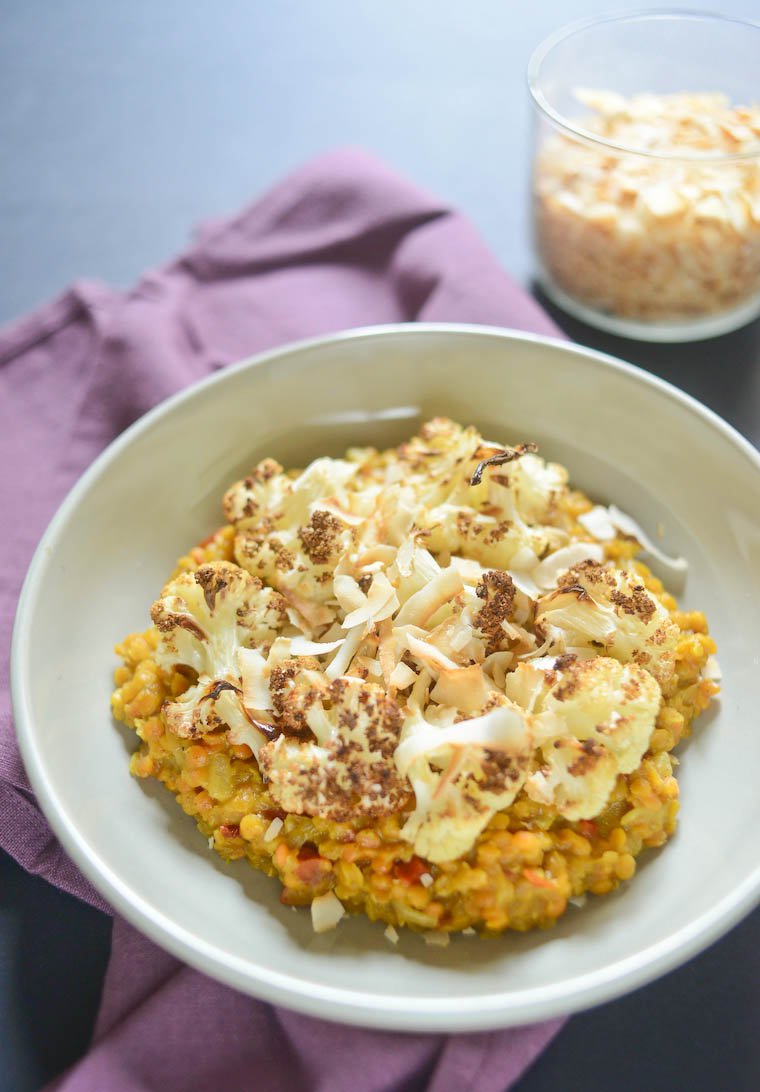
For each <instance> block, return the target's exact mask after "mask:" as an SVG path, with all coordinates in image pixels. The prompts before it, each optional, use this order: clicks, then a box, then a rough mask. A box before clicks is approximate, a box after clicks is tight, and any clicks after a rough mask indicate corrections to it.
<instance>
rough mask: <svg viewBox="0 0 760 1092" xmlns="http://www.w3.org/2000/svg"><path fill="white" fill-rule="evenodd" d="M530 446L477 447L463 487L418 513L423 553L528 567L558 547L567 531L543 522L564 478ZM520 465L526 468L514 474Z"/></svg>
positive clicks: (550, 513) (552, 509)
mask: <svg viewBox="0 0 760 1092" xmlns="http://www.w3.org/2000/svg"><path fill="white" fill-rule="evenodd" d="M532 446H533V449H535V445H532ZM530 447H531V445H526V444H518V445H517V447H515V448H507V449H503V448H502V449H500V448H498V447H496V445H489V444H481V446H479V447H478V448H477V449H476V450H475V453H474V456H473V458H472V459H471V460H470V463H469V464H468V472H469V473H470V477H469V479H468V480H467V489H466V490H462V489H457V490H452V491H450V495H449V496H448V497H446V498H445V500H443V501H442V502H440V503H438V504H436V505H435V506H432V505H431V506H430V507H428V508H427V509H424V508H423V509H422V510H421V511H420V512H419V513H418V515H417V520H416V524H417V526H418V527H419V528H420V529H421V531H422V532H423V535H424V541H425V545H426V546H427V547H428V549H430V550H431V551H432V552H433V553H442V552H448V553H453V554H457V555H462V556H465V557H469V558H472V559H474V560H476V561H478V562H480V563H481V564H482V565H484V566H487V567H489V568H493V569H509V568H512V567H519V568H531V567H533V566H534V565H536V564H537V563H538V560H539V558H541V557H542V556H543V555H544V554H545V553H546V551H547V550H554V549H557V548H558V547H560V546H563V545H564V544H565V543H566V541H567V532H566V531H565V530H564V529H563V528H561V527H559V526H554V525H552V524H551V523H550V522H549V523H547V522H546V521H549V520H551V519H552V518H553V517H554V513H555V510H556V508H557V504H558V501H559V499H560V497H561V494H562V492H563V491H564V490H565V489H566V476H565V474H564V471H562V468H561V467H555V466H554V464H550V463H545V462H544V460H543V459H541V458H539V457H538V456H537V455H535V454H533V453H532V451H531V450H530ZM524 462H525V463H526V467H527V469H524V470H520V469H519V468H520V466H521V464H522V463H524ZM473 463H474V464H475V466H474V468H473V466H472V464H473ZM502 464H503V465H502Z"/></svg>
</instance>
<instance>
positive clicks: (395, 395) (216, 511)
mask: <svg viewBox="0 0 760 1092" xmlns="http://www.w3.org/2000/svg"><path fill="white" fill-rule="evenodd" d="M436 414H446V415H449V416H451V417H454V418H455V419H457V420H459V421H460V422H462V423H473V424H475V425H477V426H478V427H479V428H480V429H481V430H482V431H483V432H484V434H485V435H486V437H487V438H489V439H494V440H501V441H507V442H515V441H518V440H536V441H538V443H539V444H540V446H541V450H542V453H543V454H544V455H546V456H548V457H550V458H555V459H558V460H560V461H562V462H564V463H565V464H566V465H567V466H568V467H569V469H570V471H571V479H572V481H573V482H574V483H576V484H577V485H578V486H580V487H582V488H583V489H585V490H586V491H587V492H588V493H590V494H591V495H592V496H593V497H594V498H597V499H599V500H601V501H614V502H615V503H616V504H618V506H619V507H621V508H623V509H625V510H627V511H628V512H630V513H631V514H632V515H633V516H635V517H636V518H638V519H639V520H640V522H641V523H642V524H643V525H644V526H645V527H646V528H648V529H649V530H650V532H654V531H655V528H657V527H658V525H661V526H662V528H664V532H665V534H664V538H663V547H664V548H665V549H666V550H668V551H670V552H672V553H678V554H683V555H684V556H685V557H687V558H688V559H689V562H690V570H689V575H688V582H687V589H686V593H685V596H684V598H683V602H685V604H686V606H693V607H699V608H700V609H703V610H705V611H706V613H707V615H708V618H709V621H710V625H711V630H712V632H713V633H714V635H715V636H716V639H717V641H718V644H719V650H720V662H721V665H722V668H723V671H724V682H723V686H724V692H723V697H722V699H721V700H720V703H719V704H718V705H717V706H716V708H715V710H714V711H712V712H710V713H709V714H708V715H706V716H705V717H703V718H702V719H701V720H700V721H699V722H698V724H697V727H696V731H695V733H694V736H693V737H692V739H691V740H690V741H688V742H687V743H686V744H685V745H682V747H681V748H680V752H679V753H680V756H681V758H682V759H683V765H682V766H681V770H680V775H679V781H680V786H681V800H682V807H681V814H680V823H679V830H678V833H677V835H676V836H675V838H674V839H673V841H672V842H671V843H670V845H669V846H667V847H666V848H665V849H664V850H663V851H660V852H649V853H646V854H645V855H644V856H643V857H642V858H641V862H640V868H639V873H638V875H637V877H636V878H635V880H634V882H633V883H632V884H631V885H630V886H628V887H626V888H625V889H624V890H621V891H620V892H618V893H617V894H615V895H613V896H608V897H605V898H603V899H593V898H592V899H590V900H589V902H588V904H587V906H586V907H585V908H584V909H583V910H574V909H571V910H570V911H569V912H568V913H567V914H566V915H565V917H564V918H563V919H562V920H561V921H560V924H559V925H558V926H557V927H556V928H554V929H553V930H552V931H551V932H548V933H540V934H536V935H527V936H509V935H507V936H504V937H503V938H501V939H499V940H495V941H490V942H488V943H485V942H482V941H479V940H478V939H477V938H457V939H455V941H454V942H452V944H451V945H450V947H449V948H448V949H445V950H444V949H438V948H428V947H426V946H425V945H424V944H423V943H422V942H421V941H420V939H419V938H417V937H414V936H404V937H402V939H401V942H400V943H399V945H398V947H397V948H393V947H391V946H390V945H389V944H388V942H387V941H386V940H385V939H384V937H383V926H382V925H371V924H370V923H368V922H366V921H364V920H359V919H356V920H351V921H344V922H343V923H341V926H340V927H339V929H338V930H336V931H335V932H333V933H332V934H329V935H327V936H321V937H315V936H314V935H313V933H312V929H311V924H310V920H309V916H308V913H306V912H298V913H294V912H293V911H291V910H289V909H287V908H285V907H282V906H281V905H280V903H279V901H278V891H279V885H278V884H277V883H276V882H275V881H273V880H270V879H268V878H266V877H263V876H260V875H258V874H256V873H254V872H253V871H252V870H251V869H249V868H248V866H247V865H246V864H245V863H244V862H238V863H237V864H236V865H233V866H226V865H224V864H222V863H221V862H220V861H219V860H218V858H216V856H215V855H214V854H212V853H210V852H209V851H208V850H207V848H206V846H205V843H204V840H203V839H202V837H201V836H200V835H199V834H198V833H197V831H196V830H195V827H194V824H193V822H192V821H191V820H190V819H188V818H187V817H186V816H184V814H183V813H182V812H181V811H180V810H179V808H178V807H177V805H176V804H175V802H174V801H173V799H172V798H171V797H170V796H169V794H168V793H166V792H165V790H163V789H162V788H161V787H159V786H157V785H153V784H151V783H144V782H138V781H136V780H134V779H132V778H131V777H130V776H129V773H128V769H127V762H128V754H129V752H130V751H131V750H132V749H133V748H134V740H133V739H132V738H131V733H129V732H127V731H126V730H125V729H123V728H122V727H121V726H118V725H116V724H115V723H114V722H113V721H112V720H111V717H110V714H109V694H110V691H111V678H112V671H113V668H114V666H115V665H116V662H117V661H116V657H115V656H114V654H113V652H112V649H113V646H114V644H115V643H116V642H117V641H118V640H119V639H120V638H121V637H122V636H124V635H125V634H127V633H129V632H132V631H134V630H140V629H143V628H145V627H146V626H147V624H148V621H149V619H148V608H149V605H150V603H151V602H152V600H153V598H154V597H155V595H156V593H157V592H158V591H159V590H160V588H161V585H162V583H163V582H164V580H165V579H166V577H167V576H168V574H169V573H170V572H171V570H172V567H173V565H174V562H175V560H176V558H177V557H178V556H179V555H180V554H181V553H182V552H184V551H185V550H186V549H187V548H188V547H189V546H190V545H192V544H193V543H194V542H196V541H199V540H200V539H202V538H203V537H205V536H206V535H207V534H208V533H209V532H210V531H211V530H213V529H214V527H215V526H217V525H218V524H219V523H221V515H220V498H221V495H222V493H223V491H224V489H225V487H226V486H227V485H228V484H229V483H230V482H232V481H233V480H235V479H236V478H237V477H239V476H240V475H241V474H243V473H244V472H245V471H246V470H247V469H248V468H249V467H250V465H251V464H252V463H253V462H254V461H255V460H257V459H258V458H259V457H261V456H263V455H264V454H270V455H273V456H275V457H276V458H277V459H279V460H280V461H281V462H282V463H284V464H286V465H288V464H291V465H293V464H303V463H304V461H306V460H308V459H310V458H313V457H315V456H317V455H320V454H339V453H341V452H342V451H343V450H344V449H345V448H346V447H347V446H349V445H351V444H362V445H364V444H375V445H386V444H388V443H392V442H396V441H399V440H401V439H403V438H404V437H406V436H408V435H411V433H412V432H413V431H414V430H415V428H416V427H417V425H418V424H419V422H420V421H421V420H423V419H426V418H428V417H430V416H434V415H436ZM759 583H760V469H759V466H758V460H757V458H756V457H754V456H753V454H752V452H751V449H750V448H749V445H746V444H743V442H741V441H739V440H738V438H737V437H736V435H735V434H733V433H732V432H731V431H730V430H729V429H728V428H727V426H725V425H723V424H722V423H721V422H719V421H718V420H717V419H716V418H713V417H712V416H711V415H710V414H708V413H707V412H706V411H704V410H701V409H700V408H699V407H697V406H696V404H695V403H693V402H691V401H690V400H688V399H686V398H684V397H683V396H681V395H679V394H677V393H676V392H674V391H672V389H670V388H668V387H666V386H665V385H664V384H660V383H659V382H658V381H656V380H651V379H648V378H644V377H642V375H641V373H637V372H636V371H635V370H634V369H630V368H627V367H624V366H615V365H614V364H612V363H610V362H608V361H607V360H605V359H604V358H602V357H600V356H598V355H595V354H592V353H589V352H587V351H585V350H581V349H577V348H574V347H571V346H566V345H562V344H560V343H553V342H551V341H547V340H545V339H540V338H531V337H529V336H525V335H514V334H509V333H505V332H498V331H488V330H483V329H480V330H479V329H477V328H464V327H460V328H445V327H417V328H406V327H403V328H389V329H387V330H376V331H370V332H365V333H359V334H354V335H343V336H341V337H338V338H336V339H327V340H325V341H320V342H313V343H305V344H304V345H301V346H296V347H294V348H292V349H289V350H285V351H282V352H280V353H276V354H272V355H269V356H266V357H264V358H261V359H258V360H256V361H253V362H250V363H247V364H243V365H240V366H238V367H236V368H233V369H230V370H228V371H226V372H224V373H221V374H219V375H217V376H215V377H214V378H213V379H212V380H211V381H207V382H206V383H205V384H203V385H201V386H200V387H198V388H195V389H193V390H191V391H189V392H186V393H184V394H182V395H180V396H178V397H177V398H175V399H172V400H170V401H169V402H168V403H165V404H164V405H163V406H161V407H159V408H158V410H155V411H153V413H152V414H150V415H148V417H146V418H144V419H143V420H142V421H141V422H138V424H137V425H136V426H133V428H132V429H131V430H129V432H128V433H126V434H125V435H124V436H122V437H121V438H120V439H119V441H117V442H116V444H115V445H112V447H111V448H110V449H109V450H108V452H107V453H106V454H105V455H104V456H102V457H101V459H100V460H99V461H98V462H97V463H96V464H95V465H94V467H93V468H91V470H90V471H89V472H88V474H87V475H85V478H84V479H83V480H82V481H81V482H80V483H79V485H78V486H77V487H76V488H75V490H74V491H73V493H72V494H71V495H70V496H69V498H68V499H67V501H66V502H65V503H64V505H63V507H62V509H61V511H60V512H59V514H58V516H57V517H56V519H55V520H54V522H53V524H52V525H51V528H50V529H49V531H48V533H47V534H46V536H45V538H44V539H43V542H42V543H41V545H40V549H39V551H38V554H37V556H36V558H35V562H34V564H33V566H32V569H31V571H30V574H29V577H28V580H27V584H26V587H25V591H24V594H23V598H22V602H21V606H20V609H19V617H18V621H17V628H16V634H15V646H14V704H15V709H16V717H17V724H18V731H19V736H20V741H21V745H22V750H23V754H24V757H25V761H26V763H27V767H28V769H29V773H30V776H31V778H32V782H33V785H34V788H35V790H36V792H37V793H38V795H39V797H40V800H41V803H42V805H43V807H44V809H45V811H46V813H47V815H48V817H49V819H50V820H51V822H52V824H53V826H54V828H55V830H56V832H57V833H58V835H59V837H61V839H62V840H63V842H64V845H65V846H66V848H67V849H68V851H69V853H70V854H72V856H73V857H74V859H75V860H76V861H77V863H78V864H79V865H80V867H82V868H83V870H84V871H85V872H86V873H87V874H88V875H89V877H90V878H91V879H92V880H93V882H94V883H95V884H96V886H97V887H99V888H100V890H101V891H102V892H103V894H104V895H105V896H106V898H108V899H109V900H110V901H111V902H112V903H113V904H114V905H115V906H116V907H117V908H118V909H119V910H120V911H121V912H122V913H124V914H125V916H127V917H128V918H129V919H130V920H131V921H132V922H133V923H134V924H136V925H137V926H138V927H139V928H141V929H142V930H143V931H144V932H146V933H148V934H149V935H150V936H152V937H153V938H154V939H155V940H157V941H158V942H159V943H161V944H163V945H164V946H165V947H167V948H169V949H170V950H172V951H174V952H175V953H176V954H178V955H180V956H181V957H182V958H184V959H186V960H187V961H189V962H190V963H192V964H194V965H195V966H198V967H199V968H201V969H202V970H204V971H206V972H207V973H210V974H212V975H215V976H217V977H219V978H221V979H223V980H225V981H227V982H229V983H231V984H233V985H235V986H237V987H238V988H241V989H244V990H247V991H249V992H251V993H254V994H256V995H258V996H262V997H267V998H269V999H272V1000H276V1001H281V1002H285V1003H286V1004H288V1005H290V1006H291V1007H294V1008H300V1009H303V1010H304V1011H309V1012H312V1013H315V1014H318V1015H322V1016H328V1017H330V1016H332V1017H334V1018H336V1019H342V1020H346V1021H348V1022H355V1023H364V1024H370V1025H378V1026H385V1027H392V1028H399V1029H407V1030H411V1029H451V1030H457V1029H462V1030H464V1029H473V1028H485V1027H491V1026H504V1025H507V1024H513V1023H520V1022H526V1021H530V1020H534V1019H539V1018H542V1017H544V1016H548V1015H552V1014H555V1013H557V1012H561V1011H569V1010H571V1009H576V1008H580V1007H584V1006H587V1005H589V1004H592V1003H596V1002H598V1001H601V1000H605V999H606V998H608V997H611V996H613V995H615V994H618V993H621V992H623V991H624V990H626V989H629V988H631V987H632V986H634V985H638V984H640V983H642V982H644V981H646V980H648V979H649V978H652V977H654V976H655V975H656V974H658V973H660V972H662V971H663V970H665V969H668V968H669V967H671V966H673V965H675V964H676V963H677V962H679V961H681V960H683V959H685V958H686V957H687V956H688V955H690V954H691V953H693V952H694V951H696V950H698V949H699V948H700V947H702V946H704V945H706V944H707V943H708V942H709V941H710V940H712V939H715V937H717V936H718V935H720V933H721V932H722V931H724V930H725V929H727V928H728V927H729V925H730V924H732V923H733V922H734V921H736V920H738V918H739V917H740V916H741V915H742V913H744V912H746V911H747V910H749V909H750V907H751V906H752V904H753V902H754V900H755V899H756V898H757V894H758V890H759V889H760V876H759V875H758V865H759V858H760V853H759V851H758V842H757V839H756V837H755V834H754V832H755V831H756V830H757V823H758V820H760V804H758V798H757V795H756V792H755V785H754V778H753V777H752V776H750V771H751V770H752V769H753V765H754V768H755V769H757V764H758V760H759V759H760V736H759V735H758V733H757V732H756V731H755V728H754V725H755V720H756V710H757V708H758V705H759V702H758V698H759V697H760V695H759V694H758V690H759V683H758V679H759V678H760V672H759V671H758V663H759V661H760V656H759V654H758V652H757V645H756V642H755V641H754V640H753V638H754V635H755V618H756V603H757V601H758V591H759V590H760V589H759V588H758V584H759ZM737 756H739V761H737Z"/></svg>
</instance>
